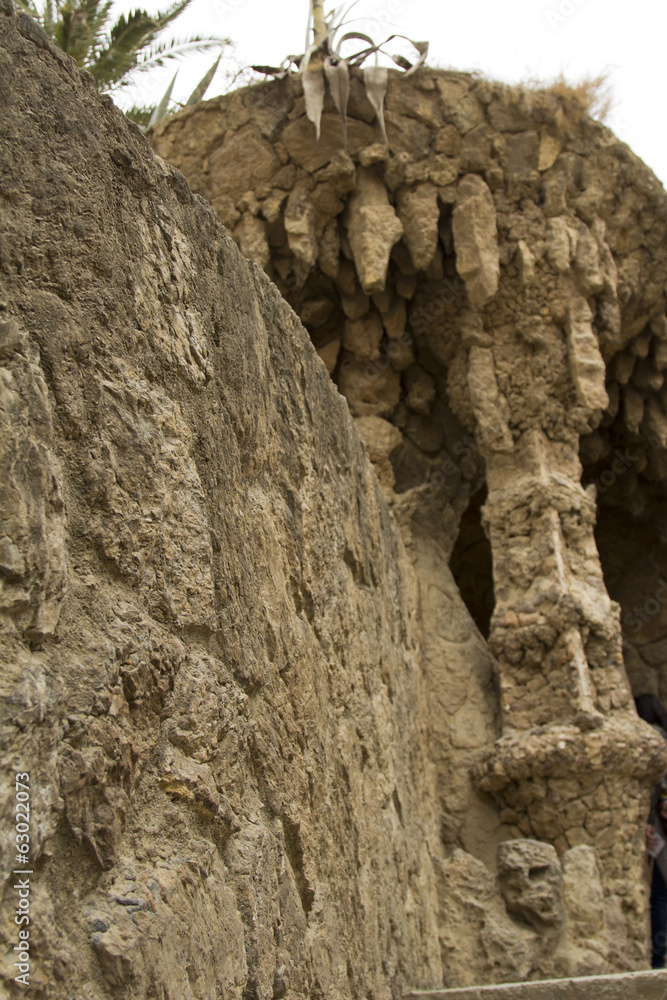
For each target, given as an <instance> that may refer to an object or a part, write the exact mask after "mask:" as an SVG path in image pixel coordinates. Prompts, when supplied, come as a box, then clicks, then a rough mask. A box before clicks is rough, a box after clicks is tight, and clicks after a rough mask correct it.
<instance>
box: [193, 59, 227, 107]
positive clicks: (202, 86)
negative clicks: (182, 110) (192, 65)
mask: <svg viewBox="0 0 667 1000" xmlns="http://www.w3.org/2000/svg"><path fill="white" fill-rule="evenodd" d="M221 59H222V52H220V55H219V56H218V58H217V59H216V60H215V62H214V63H213V65H212V66H211V68H210V69H209V70H208V71H207V72H206V73H205V74H204V76H203V77H202V78H201V80H200V81H199V83H198V84H197V86H196V87H195V89H194V90H193V91H192V93H191V94H190V96H189V97H188V99H187V101H186V102H185V107H186V108H187V107H190V105H191V104H196V103H197V101H201V99H202V97H203V96H204V94H205V93H206V91H207V90H208V88H209V87H210V85H211V80H212V79H213V77H214V76H215V74H216V70H217V68H218V66H219V65H220V60H221Z"/></svg>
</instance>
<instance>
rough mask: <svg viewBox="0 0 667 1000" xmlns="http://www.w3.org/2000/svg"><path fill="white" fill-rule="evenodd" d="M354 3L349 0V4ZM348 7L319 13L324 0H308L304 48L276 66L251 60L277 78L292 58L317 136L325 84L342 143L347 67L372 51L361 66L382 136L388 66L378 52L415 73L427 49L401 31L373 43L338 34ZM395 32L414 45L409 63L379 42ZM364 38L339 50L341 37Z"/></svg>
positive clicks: (257, 68) (355, 33)
mask: <svg viewBox="0 0 667 1000" xmlns="http://www.w3.org/2000/svg"><path fill="white" fill-rule="evenodd" d="M351 6H353V5H351ZM350 9H351V8H350V7H348V8H347V10H345V11H341V9H340V8H335V9H334V10H333V11H331V13H330V14H328V15H325V13H324V0H311V9H310V15H311V16H310V19H309V24H308V33H307V34H308V38H309V37H310V33H311V30H312V36H313V37H312V41H309V42H308V43H307V47H306V51H305V53H304V54H303V55H299V56H287V58H286V59H285V60H284V62H283V63H282V64H281V65H280V66H253V67H252V68H253V69H254V70H255V71H256V72H258V73H264V74H266V75H267V76H275V77H277V78H279V79H282V78H283V77H284V76H286V75H287V74H288V73H289V72H290V68H291V66H292V65H293V64H294V65H295V66H296V67H297V69H298V71H299V73H300V74H301V78H302V81H303V93H304V97H305V100H306V114H307V115H308V118H309V119H310V120H311V121H312V122H313V124H314V125H315V135H316V139H318V140H319V137H320V121H321V118H322V109H323V107H324V94H325V90H326V86H327V84H328V85H329V89H330V91H331V96H332V97H333V100H334V104H335V105H336V108H337V109H338V112H339V114H340V117H341V121H342V125H343V141H344V143H345V145H347V102H348V98H349V94H350V67H355V66H362V65H363V64H364V63H365V62H366V60H367V59H369V58H370V57H371V56H373V57H374V60H375V65H373V66H364V68H363V79H364V85H365V87H366V94H367V96H368V100H369V101H370V103H371V105H372V106H373V108H374V109H375V113H376V115H377V119H378V122H379V124H380V128H381V129H382V135H383V136H384V140H385V142H386V141H387V134H386V132H385V127H384V97H385V94H386V91H387V83H388V70H387V67H386V66H379V65H378V61H377V57H378V53H380V52H381V53H382V54H383V55H386V56H389V58H390V59H391V60H392V61H393V62H394V63H395V64H396V65H397V66H400V68H401V69H402V70H404V71H405V74H406V76H408V75H409V74H410V73H414V72H415V70H416V69H418V68H419V67H420V66H421V65H422V64H423V63H424V61H425V59H426V56H427V53H428V42H413V41H412V39H410V38H406V36H405V35H398V34H394V35H390V36H389V38H386V39H385V40H384V41H383V42H380V43H376V42H374V41H373V39H372V38H371V37H370V35H366V34H363V33H362V32H359V31H346V32H345V33H344V34H343V35H341V36H340V38H338V39H337V36H338V34H339V32H340V30H341V28H343V27H344V26H345V23H346V18H347V15H348V13H349V11H350ZM395 38H403V39H405V41H408V42H410V44H411V45H412V46H414V48H415V49H416V51H417V54H418V58H417V61H416V62H415V63H414V64H413V63H411V62H410V61H409V60H408V59H406V58H405V57H404V56H401V55H390V53H388V52H385V50H384V46H385V45H388V44H389V42H391V41H393V39H395ZM352 41H356V42H363V43H364V47H363V48H362V49H359V50H358V51H357V52H355V53H353V55H351V56H343V55H342V53H341V50H342V47H343V45H344V44H345V43H346V42H352Z"/></svg>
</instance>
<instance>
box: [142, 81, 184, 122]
mask: <svg viewBox="0 0 667 1000" xmlns="http://www.w3.org/2000/svg"><path fill="white" fill-rule="evenodd" d="M177 76H178V70H176V72H175V73H174V75H173V76H172V78H171V83H170V84H169V86H168V87H167V89H166V90H165V92H164V94H163V95H162V100H161V101H160V103H159V104H158V106H157V107H156V108H155V110H154V111H153V114H152V115H151V117H150V121H149V122H148V127H149V128H150V127H151V125H155V123H156V122H159V121H160V119H161V118H164V116H165V115H166V113H167V108H168V107H169V101H170V99H171V92H172V90H173V89H174V84H175V83H176V77H177Z"/></svg>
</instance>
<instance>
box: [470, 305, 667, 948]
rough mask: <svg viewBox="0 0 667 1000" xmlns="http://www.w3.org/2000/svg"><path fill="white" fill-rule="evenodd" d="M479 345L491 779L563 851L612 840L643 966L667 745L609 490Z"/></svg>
mask: <svg viewBox="0 0 667 1000" xmlns="http://www.w3.org/2000/svg"><path fill="white" fill-rule="evenodd" d="M571 317H572V319H571V321H568V324H567V330H566V331H564V333H566V336H567V341H566V342H567V349H568V354H569V371H570V375H571V379H572V383H571V386H570V390H569V391H571V392H572V393H573V394H576V397H577V398H578V401H579V418H578V419H579V420H580V421H581V420H583V419H585V418H586V417H587V415H588V414H593V413H594V411H595V410H596V409H598V410H599V409H600V408H601V407H602V406H603V405H604V403H603V397H604V398H606V395H605V394H604V365H603V362H602V359H601V357H600V354H599V350H598V349H597V344H596V342H595V339H594V337H593V334H592V332H591V328H590V312H589V313H588V320H587V319H586V313H585V311H584V310H583V309H582V308H581V303H580V302H579V301H578V300H577V301H575V303H574V306H573V309H572V311H571ZM586 322H588V327H587V328H586ZM468 326H470V324H468ZM478 327H479V324H478ZM475 340H476V342H475ZM475 340H473V341H472V342H471V346H470V349H469V354H468V385H469V390H470V399H471V402H472V406H473V410H474V413H475V418H476V423H477V430H476V434H477V440H478V443H479V446H480V449H481V450H482V452H483V454H484V455H485V457H486V464H487V485H488V499H487V502H486V505H485V508H484V511H483V517H484V523H485V528H486V531H487V534H488V536H489V539H490V542H491V548H492V553H493V564H494V570H493V572H494V589H495V597H496V607H495V612H494V615H493V619H492V622H491V633H490V638H489V642H490V645H491V649H492V650H493V652H494V654H495V656H496V658H497V662H498V668H499V676H498V682H499V693H500V701H501V713H502V728H503V735H502V737H501V739H499V740H498V741H497V742H496V744H495V747H494V750H493V752H492V753H491V754H490V755H489V756H488V758H487V759H486V761H485V762H484V763H483V764H482V765H481V767H480V768H479V769H478V772H477V776H478V780H479V783H480V787H481V788H482V789H483V790H485V791H488V792H491V793H492V794H493V795H494V796H495V797H496V799H497V801H498V802H499V804H500V806H501V818H502V820H503V821H504V822H506V823H508V824H511V825H515V826H516V827H517V828H518V829H519V830H520V831H521V833H522V834H523V835H524V836H526V837H532V838H536V839H538V840H543V841H548V842H550V843H552V844H554V846H555V847H556V850H557V851H558V853H559V854H563V853H564V852H565V851H566V850H568V848H570V847H574V846H576V845H578V844H588V845H591V846H593V847H594V848H595V849H596V851H597V854H598V857H599V860H600V865H601V870H602V874H603V881H604V885H605V891H606V894H607V900H608V906H609V909H610V920H616V921H617V922H619V923H621V924H622V925H623V926H624V935H625V936H626V939H627V941H628V943H629V951H628V957H629V960H630V962H631V963H633V964H634V965H636V966H641V965H643V964H645V962H646V955H645V950H644V941H645V926H646V925H645V909H646V898H645V897H646V893H645V888H644V884H643V865H644V845H643V838H644V829H645V823H646V816H647V812H648V797H649V790H650V787H651V784H652V783H653V782H654V781H655V780H656V779H657V777H658V776H659V775H660V773H661V772H662V771H663V770H664V768H665V750H664V743H663V741H662V740H661V739H660V737H659V736H658V735H657V734H655V735H654V734H652V732H651V730H650V729H649V728H648V727H647V726H645V725H644V724H643V723H641V722H640V721H639V720H638V718H637V716H636V713H635V710H634V704H633V701H632V696H631V692H630V688H629V684H628V681H627V676H626V673H625V668H624V665H623V655H622V640H621V627H620V615H619V608H618V606H617V605H616V604H615V603H614V602H612V601H611V600H610V598H609V596H608V594H607V591H606V588H605V585H604V580H603V576H602V570H601V567H600V561H599V558H598V553H597V547H596V543H595V537H594V526H595V516H596V499H595V495H594V491H593V489H592V488H591V489H589V490H588V491H586V490H584V489H583V488H582V486H581V482H580V480H581V466H580V463H579V455H578V435H577V433H576V431H575V430H573V429H571V428H567V427H565V428H564V429H563V432H562V433H561V434H560V436H559V439H558V440H554V438H553V437H550V436H549V434H548V433H547V429H546V427H545V426H542V425H541V422H540V418H539V414H538V413H537V414H535V419H534V425H533V426H530V427H528V428H527V429H524V428H525V424H526V419H525V410H524V411H522V413H521V414H516V415H515V414H514V413H513V412H512V407H511V404H510V403H508V401H507V398H506V396H505V395H504V394H503V392H502V391H500V389H499V386H498V380H497V377H496V369H495V366H494V350H493V347H494V345H493V344H492V343H491V344H490V345H489V346H488V347H487V346H481V344H482V343H483V342H482V341H481V340H480V338H479V336H477V337H476V338H475ZM508 343H511V341H508V339H505V341H504V345H503V349H504V353H503V356H502V367H503V372H504V373H505V379H506V380H507V372H508V370H509V371H510V373H512V370H513V369H512V366H514V375H512V374H510V379H511V378H512V377H518V374H517V373H519V371H520V366H521V365H522V364H523V365H525V350H523V348H522V347H521V344H520V342H519V339H518V338H517V353H516V357H515V358H511V357H510V358H509V359H508V354H507V347H508ZM593 419H594V418H593ZM522 424H523V427H522Z"/></svg>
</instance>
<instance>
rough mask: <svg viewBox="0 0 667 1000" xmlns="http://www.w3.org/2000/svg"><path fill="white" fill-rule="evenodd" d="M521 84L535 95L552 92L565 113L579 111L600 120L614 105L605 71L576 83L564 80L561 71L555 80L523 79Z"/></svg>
mask: <svg viewBox="0 0 667 1000" xmlns="http://www.w3.org/2000/svg"><path fill="white" fill-rule="evenodd" d="M521 86H522V87H525V88H526V89H527V90H529V91H532V92H534V93H535V94H536V95H537V94H538V93H541V94H546V93H550V94H553V95H554V96H555V97H557V98H558V99H559V100H560V102H561V103H562V105H563V110H564V111H565V113H566V114H567V113H568V112H576V111H579V112H583V113H584V114H587V115H590V116H591V118H596V119H597V120H598V121H601V122H604V121H605V120H606V119H607V118H608V117H609V115H610V113H611V110H612V108H613V105H614V100H613V95H612V93H611V86H610V84H609V78H608V75H607V74H606V73H602V74H601V75H600V76H596V77H591V78H586V79H584V80H580V81H579V82H578V83H573V82H571V81H569V80H566V79H565V77H564V76H563V74H562V73H561V74H560V76H557V77H556V79H555V80H551V81H547V80H525V81H524V82H523V83H522V84H521Z"/></svg>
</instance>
